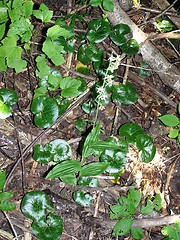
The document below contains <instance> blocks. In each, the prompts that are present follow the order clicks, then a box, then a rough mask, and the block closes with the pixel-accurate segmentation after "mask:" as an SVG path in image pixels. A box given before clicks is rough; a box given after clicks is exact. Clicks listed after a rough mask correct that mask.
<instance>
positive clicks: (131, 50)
mask: <svg viewBox="0 0 180 240" xmlns="http://www.w3.org/2000/svg"><path fill="white" fill-rule="evenodd" d="M120 48H121V50H122V52H123V53H126V54H128V55H130V56H133V55H135V54H136V53H138V51H139V44H138V42H137V41H136V40H135V39H129V40H128V41H127V42H126V43H124V44H122V45H121V46H120Z"/></svg>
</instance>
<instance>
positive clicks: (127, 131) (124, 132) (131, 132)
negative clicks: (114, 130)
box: [119, 123, 143, 143]
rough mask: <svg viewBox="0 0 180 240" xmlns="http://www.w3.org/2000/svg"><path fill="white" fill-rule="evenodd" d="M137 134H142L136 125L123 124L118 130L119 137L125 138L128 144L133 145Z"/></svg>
mask: <svg viewBox="0 0 180 240" xmlns="http://www.w3.org/2000/svg"><path fill="white" fill-rule="evenodd" d="M139 134H143V130H142V128H141V127H140V126H139V125H138V124H136V123H125V124H124V125H122V126H121V127H120V129H119V135H120V136H124V137H126V141H127V142H128V143H135V142H136V137H137V136H138V135H139Z"/></svg>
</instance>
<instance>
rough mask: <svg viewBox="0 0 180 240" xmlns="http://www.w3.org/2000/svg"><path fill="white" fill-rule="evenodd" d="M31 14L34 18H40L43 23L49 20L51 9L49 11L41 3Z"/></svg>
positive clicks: (51, 14) (51, 13)
mask: <svg viewBox="0 0 180 240" xmlns="http://www.w3.org/2000/svg"><path fill="white" fill-rule="evenodd" d="M33 14H34V16H35V17H36V18H38V19H40V20H41V21H42V22H43V23H47V22H50V20H51V18H52V16H53V11H50V10H49V8H48V7H47V6H46V5H45V4H44V3H41V5H40V7H39V9H38V10H34V11H33Z"/></svg>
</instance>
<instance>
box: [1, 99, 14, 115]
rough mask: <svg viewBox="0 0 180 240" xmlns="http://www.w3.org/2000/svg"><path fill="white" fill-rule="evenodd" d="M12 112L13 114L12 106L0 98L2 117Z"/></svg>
mask: <svg viewBox="0 0 180 240" xmlns="http://www.w3.org/2000/svg"><path fill="white" fill-rule="evenodd" d="M11 114H12V110H11V107H10V106H9V105H8V104H5V103H4V102H3V101H2V100H1V99H0V119H5V118H7V117H9V116H11Z"/></svg>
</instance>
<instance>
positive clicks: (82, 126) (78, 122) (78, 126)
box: [75, 119, 87, 132]
mask: <svg viewBox="0 0 180 240" xmlns="http://www.w3.org/2000/svg"><path fill="white" fill-rule="evenodd" d="M86 125H87V123H86V121H85V120H83V119H77V120H76V122H75V127H76V129H77V130H78V131H81V132H82V131H84V130H85V128H86Z"/></svg>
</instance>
